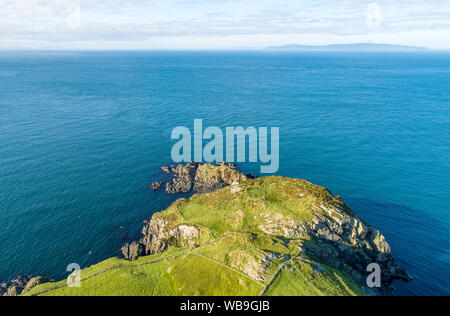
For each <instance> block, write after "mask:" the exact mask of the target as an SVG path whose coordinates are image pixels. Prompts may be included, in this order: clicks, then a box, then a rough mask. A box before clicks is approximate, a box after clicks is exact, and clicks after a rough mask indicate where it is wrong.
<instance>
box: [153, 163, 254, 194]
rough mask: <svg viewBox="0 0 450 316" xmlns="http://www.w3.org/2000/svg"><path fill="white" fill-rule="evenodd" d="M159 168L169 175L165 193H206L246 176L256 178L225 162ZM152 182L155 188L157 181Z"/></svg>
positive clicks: (239, 180)
mask: <svg viewBox="0 0 450 316" xmlns="http://www.w3.org/2000/svg"><path fill="white" fill-rule="evenodd" d="M161 170H162V171H163V172H165V173H167V174H168V175H170V176H171V178H170V180H169V181H168V182H167V183H166V186H165V191H166V193H167V194H170V195H175V194H179V193H189V192H191V191H194V192H195V193H208V192H213V191H216V190H218V189H221V188H223V187H225V186H228V185H231V184H233V183H239V182H241V181H244V180H247V179H248V178H251V179H254V178H256V176H254V175H248V176H246V175H244V174H242V173H240V172H239V171H237V168H236V165H234V164H231V163H226V162H222V163H217V164H216V165H211V164H200V163H196V162H191V163H188V164H185V165H182V164H180V165H172V166H168V167H161ZM154 184H155V188H156V187H158V186H157V185H158V184H159V183H158V182H155V183H154ZM161 185H162V183H161ZM152 188H153V184H152ZM158 189H159V187H158ZM154 190H157V189H154Z"/></svg>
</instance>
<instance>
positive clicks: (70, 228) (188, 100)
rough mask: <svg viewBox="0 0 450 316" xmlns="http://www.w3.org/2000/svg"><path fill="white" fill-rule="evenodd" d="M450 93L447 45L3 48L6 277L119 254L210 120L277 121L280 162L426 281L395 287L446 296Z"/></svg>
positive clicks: (2, 256) (161, 200) (1, 266)
mask: <svg viewBox="0 0 450 316" xmlns="http://www.w3.org/2000/svg"><path fill="white" fill-rule="evenodd" d="M449 91H450V54H449V53H437V52H434V53H408V54H406V53H405V54H404V53H395V54H388V53H376V54H374V53H352V54H349V53H347V54H345V53H269V52H145V53H144V52H127V53H124V52H122V53H118V52H97V53H93V52H60V53H54V52H52V53H50V52H34V53H17V52H7V53H0V280H7V279H9V278H10V277H12V276H14V275H16V274H19V273H20V274H30V275H47V276H51V277H54V278H57V279H60V278H64V277H66V276H67V272H66V267H67V265H68V264H70V263H78V264H80V265H81V266H82V267H86V266H88V265H91V264H94V263H96V262H98V261H100V260H103V259H106V258H108V257H111V256H114V255H118V254H119V249H120V247H121V245H122V244H123V243H125V242H127V241H130V240H133V239H135V238H137V237H138V236H139V231H140V228H141V222H142V220H144V219H147V218H150V217H151V215H152V214H153V213H154V212H155V211H160V210H163V209H164V208H166V207H167V206H168V205H169V203H170V202H171V201H173V199H174V197H169V196H166V195H164V194H162V193H157V192H153V191H151V190H150V189H149V188H148V184H149V183H151V182H152V181H153V180H155V179H158V178H160V177H161V174H160V172H159V170H158V168H159V166H161V165H164V164H168V163H170V161H171V160H170V150H171V145H172V144H173V142H172V141H171V140H170V133H171V131H172V129H173V128H174V127H176V126H179V125H183V126H187V127H192V126H193V120H194V119H196V118H198V119H203V124H204V125H205V126H219V127H226V126H239V125H242V126H257V127H260V126H267V127H271V126H278V127H280V137H281V138H280V170H279V172H278V174H280V175H285V176H290V177H299V178H305V179H308V180H310V181H312V182H314V183H316V184H320V185H323V186H326V187H327V188H329V189H330V190H331V191H332V192H333V193H334V194H338V195H340V196H342V197H343V198H344V200H345V201H346V202H347V203H348V204H349V205H350V206H351V207H352V209H353V210H354V211H355V212H356V213H357V214H358V215H360V216H361V217H362V218H363V219H364V220H366V221H367V222H368V223H370V224H372V225H373V226H375V227H377V228H378V229H380V230H381V231H382V233H383V234H384V235H385V236H386V237H387V239H388V241H389V243H390V245H391V247H392V250H393V254H394V256H395V257H396V258H398V261H399V262H400V264H402V265H404V266H406V267H407V268H408V270H409V272H410V273H411V274H412V275H413V276H414V278H415V280H414V281H413V282H410V283H403V282H396V283H395V286H396V288H397V290H396V294H398V295H443V294H447V295H449V294H450V284H449V283H450V282H449V281H450V206H449V200H450V140H449V134H450V133H449V131H450V93H449ZM242 168H243V169H244V171H247V172H253V173H257V171H258V169H259V166H258V165H256V164H246V165H243V166H242Z"/></svg>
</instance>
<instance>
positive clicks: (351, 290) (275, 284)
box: [27, 177, 364, 296]
mask: <svg viewBox="0 0 450 316" xmlns="http://www.w3.org/2000/svg"><path fill="white" fill-rule="evenodd" d="M341 203H342V202H341V201H340V200H339V199H338V198H336V197H334V196H332V195H331V194H329V193H328V191H327V190H326V189H324V188H321V187H317V186H314V185H312V184H310V183H309V182H307V181H304V180H298V179H287V178H282V177H266V178H260V179H256V180H248V181H245V182H244V183H241V184H240V190H236V187H235V188H234V189H233V188H230V187H227V188H224V189H222V190H219V191H217V192H214V193H209V194H202V195H195V196H193V197H192V198H191V199H190V200H181V201H177V202H176V203H174V204H173V205H172V206H170V207H169V208H168V209H167V210H166V211H164V212H161V213H158V214H156V215H155V216H156V217H158V218H163V219H165V220H167V221H169V222H170V223H171V227H172V228H173V227H176V226H177V225H180V224H183V223H184V224H189V225H194V226H196V227H198V228H200V229H201V232H202V233H201V234H202V237H201V239H200V240H199V241H197V242H198V243H200V244H201V246H200V247H198V248H196V249H188V248H179V247H177V245H178V244H177V242H176V241H175V242H174V243H173V246H172V247H171V248H170V250H169V251H168V252H166V253H164V254H161V255H155V256H148V257H143V258H140V259H139V260H138V261H136V262H129V261H124V260H120V259H117V258H112V259H109V260H106V261H104V262H102V263H99V264H97V265H94V266H92V267H90V268H87V269H85V270H83V271H82V283H81V287H80V288H68V287H66V286H65V281H62V282H59V283H50V284H43V285H40V286H38V287H36V288H35V289H33V290H32V291H31V292H29V293H27V295H36V294H37V295H39V294H42V295H224V296H228V295H260V294H263V295H364V293H363V292H362V290H361V289H360V288H359V286H358V285H356V284H355V283H353V282H352V281H350V279H349V278H348V277H347V276H346V275H344V274H342V273H341V272H339V271H336V270H334V269H332V268H330V267H326V266H323V265H320V264H318V263H314V262H312V261H310V260H308V259H307V258H303V255H302V254H301V252H300V250H299V248H298V247H297V246H296V245H299V244H301V242H302V240H301V239H297V240H295V239H294V240H287V239H286V238H281V237H279V236H276V234H275V235H268V234H266V233H264V232H263V231H262V230H261V229H260V228H259V227H260V226H261V225H264V224H265V223H266V224H267V222H268V221H270V222H277V221H279V222H280V221H281V222H284V221H289V220H293V221H295V222H296V223H301V222H303V221H309V220H311V219H312V218H313V217H314V216H315V215H316V214H317V213H320V212H321V211H319V210H318V209H317V206H319V205H325V206H330V207H334V206H341ZM280 235H281V234H280ZM264 258H266V259H267V258H270V260H266V263H265V264H264V265H263V267H264V269H262V268H261V264H260V262H261V260H264ZM249 267H250V268H249Z"/></svg>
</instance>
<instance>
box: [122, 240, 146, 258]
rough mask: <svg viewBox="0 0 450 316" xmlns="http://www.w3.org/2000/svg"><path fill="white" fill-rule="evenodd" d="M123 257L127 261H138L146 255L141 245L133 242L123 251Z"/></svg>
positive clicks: (125, 246) (123, 248)
mask: <svg viewBox="0 0 450 316" xmlns="http://www.w3.org/2000/svg"><path fill="white" fill-rule="evenodd" d="M121 251H122V255H123V257H124V258H125V259H127V260H130V261H136V260H137V259H138V258H139V257H140V256H142V255H143V254H144V251H143V247H142V245H141V244H139V243H137V242H135V241H133V242H132V243H131V244H130V243H126V244H125V245H124V246H123V247H122V249H121Z"/></svg>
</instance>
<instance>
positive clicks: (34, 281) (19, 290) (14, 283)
mask: <svg viewBox="0 0 450 316" xmlns="http://www.w3.org/2000/svg"><path fill="white" fill-rule="evenodd" d="M52 281H53V280H51V279H49V278H45V277H40V276H39V277H35V278H31V279H29V278H27V277H25V276H18V277H16V278H15V279H13V280H11V281H10V282H8V283H2V284H0V296H18V295H20V294H24V293H26V292H29V291H31V290H32V289H33V288H35V287H36V286H38V285H40V284H44V283H48V282H52Z"/></svg>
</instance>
